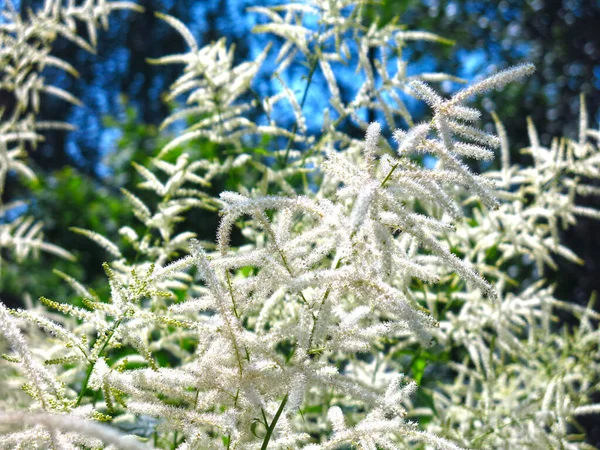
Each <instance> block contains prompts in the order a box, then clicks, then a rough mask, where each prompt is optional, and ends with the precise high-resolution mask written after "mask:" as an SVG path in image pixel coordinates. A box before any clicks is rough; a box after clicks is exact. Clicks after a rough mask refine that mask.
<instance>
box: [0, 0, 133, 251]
mask: <svg viewBox="0 0 600 450" xmlns="http://www.w3.org/2000/svg"><path fill="white" fill-rule="evenodd" d="M123 9H128V10H137V11H140V10H143V8H141V7H140V6H138V5H136V4H135V3H132V2H126V1H123V2H121V1H115V2H107V1H104V0H88V1H85V2H83V3H82V4H81V5H77V4H76V3H75V2H73V1H68V2H64V1H63V0H46V1H45V2H44V4H43V6H42V7H41V8H39V9H37V10H36V11H31V10H30V11H29V13H28V17H22V16H21V15H20V14H19V13H18V11H17V10H16V9H15V7H14V5H13V3H12V1H11V0H7V1H6V3H5V5H4V7H3V9H2V11H1V14H2V16H3V18H2V20H1V21H0V89H1V90H2V91H3V92H5V93H7V94H8V95H10V96H12V100H14V101H13V102H12V103H13V105H12V106H10V108H9V109H1V110H0V221H1V223H0V249H8V250H10V251H11V252H12V253H13V254H14V256H15V258H16V259H17V260H18V261H22V260H23V259H25V258H27V257H28V256H29V255H30V254H31V253H37V252H39V251H40V250H42V251H46V252H50V253H54V254H56V255H58V256H60V257H64V258H70V259H73V256H72V255H71V254H70V253H69V252H68V251H66V250H64V249H61V248H59V247H57V246H55V245H52V244H50V243H47V242H44V239H43V238H44V236H43V233H42V227H43V224H42V223H33V220H32V219H30V218H25V217H22V218H20V219H19V220H16V221H12V222H11V221H10V220H8V219H7V214H6V213H7V212H8V211H10V210H11V209H13V208H15V207H17V206H20V205H21V204H22V202H12V203H9V204H4V203H3V202H2V196H3V194H4V187H5V183H6V177H7V175H8V173H9V172H14V173H16V174H18V175H19V176H21V177H24V178H27V179H29V180H34V179H35V178H36V176H35V173H34V172H33V170H32V169H31V168H30V167H29V166H27V163H26V157H27V150H29V149H31V148H33V149H35V147H36V145H37V143H38V142H40V141H42V140H43V139H44V137H43V134H42V133H43V132H44V130H52V129H53V130H72V129H73V127H72V126H71V125H70V124H68V123H64V122H57V121H52V120H50V121H48V120H39V119H38V117H37V115H38V112H39V109H40V103H41V102H42V101H43V96H44V95H52V96H55V97H58V98H61V99H63V100H65V101H67V102H69V103H72V104H75V105H80V104H81V102H80V101H79V100H78V99H77V98H75V97H74V96H73V95H71V94H70V93H69V92H67V91H65V90H63V89H61V88H59V87H57V86H53V85H50V84H47V83H46V80H45V78H44V76H43V72H44V69H45V68H46V67H55V68H58V69H60V70H62V71H64V72H67V73H69V74H70V75H72V76H75V77H77V76H79V74H78V72H77V70H76V69H75V68H74V67H73V66H71V65H70V64H69V63H67V62H65V61H63V60H61V59H59V58H57V57H55V56H52V54H51V52H52V45H53V44H54V41H55V40H56V39H57V38H58V37H62V38H65V39H67V40H69V41H71V42H72V43H74V44H75V45H77V46H79V47H81V48H83V49H85V50H87V51H89V52H92V53H93V52H94V51H95V48H96V44H97V41H98V37H97V30H96V29H97V28H98V26H99V25H102V26H103V27H104V28H107V27H108V16H109V15H110V13H111V12H113V11H115V10H123ZM78 26H85V28H86V30H87V34H88V36H87V37H88V39H87V40H86V39H84V38H82V37H81V36H79V35H78V34H77V27H78ZM10 103H11V102H9V105H10Z"/></svg>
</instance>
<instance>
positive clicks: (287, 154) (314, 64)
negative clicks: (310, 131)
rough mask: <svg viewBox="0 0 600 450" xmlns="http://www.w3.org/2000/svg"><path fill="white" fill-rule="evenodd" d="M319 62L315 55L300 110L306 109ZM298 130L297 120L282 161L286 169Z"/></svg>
mask: <svg viewBox="0 0 600 450" xmlns="http://www.w3.org/2000/svg"><path fill="white" fill-rule="evenodd" d="M318 62H319V59H318V58H317V57H316V56H315V57H314V58H313V60H312V61H311V63H310V70H309V72H308V79H307V81H306V86H305V88H304V93H303V94H302V100H301V101H300V111H302V110H303V109H304V103H306V96H307V94H308V88H309V87H310V84H311V83H312V79H313V75H314V74H315V71H316V70H317V64H318ZM296 131H298V122H296V123H295V124H294V127H293V128H292V135H291V136H290V138H289V139H288V143H287V146H286V147H285V155H284V157H283V163H282V168H283V169H285V168H286V166H287V163H288V158H289V156H290V150H291V149H292V143H293V142H294V136H295V135H296Z"/></svg>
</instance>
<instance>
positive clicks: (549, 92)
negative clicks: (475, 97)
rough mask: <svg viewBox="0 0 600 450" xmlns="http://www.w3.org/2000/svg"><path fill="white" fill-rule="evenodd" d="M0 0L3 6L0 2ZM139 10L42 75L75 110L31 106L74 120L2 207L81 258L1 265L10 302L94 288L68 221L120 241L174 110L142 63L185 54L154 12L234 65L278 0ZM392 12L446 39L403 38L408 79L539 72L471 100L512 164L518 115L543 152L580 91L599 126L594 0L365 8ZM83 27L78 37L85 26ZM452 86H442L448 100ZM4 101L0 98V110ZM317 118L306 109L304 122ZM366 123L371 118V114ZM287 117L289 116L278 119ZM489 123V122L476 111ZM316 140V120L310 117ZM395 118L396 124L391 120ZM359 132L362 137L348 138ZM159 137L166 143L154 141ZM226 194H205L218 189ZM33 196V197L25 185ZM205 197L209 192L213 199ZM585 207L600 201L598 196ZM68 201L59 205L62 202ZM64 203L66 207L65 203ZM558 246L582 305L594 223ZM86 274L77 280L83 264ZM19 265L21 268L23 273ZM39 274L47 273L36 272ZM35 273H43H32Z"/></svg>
mask: <svg viewBox="0 0 600 450" xmlns="http://www.w3.org/2000/svg"><path fill="white" fill-rule="evenodd" d="M2 3H3V0H0V6H4V5H2ZM13 3H14V5H15V7H16V8H18V9H19V10H20V11H21V12H22V13H23V14H26V12H27V10H28V9H36V8H37V7H39V5H40V4H41V3H42V2H41V1H39V0H21V1H19V0H13ZM138 3H140V4H141V5H142V6H144V8H145V12H144V13H143V14H133V13H128V12H119V13H115V14H113V15H112V16H111V22H110V27H109V29H108V30H107V31H101V32H100V33H99V36H100V39H99V46H98V51H97V54H96V55H93V54H89V53H86V52H85V51H83V50H80V49H78V48H77V47H75V46H74V45H73V44H72V43H69V42H66V41H64V40H59V41H57V45H56V47H55V51H54V54H55V56H57V57H59V58H61V59H64V60H66V61H68V62H69V63H70V64H72V65H73V66H75V67H76V68H77V69H78V70H79V72H80V74H81V76H80V78H79V79H75V78H73V77H71V76H70V75H68V74H64V73H61V72H57V71H52V70H47V71H46V73H45V76H46V77H47V79H48V81H49V82H50V83H52V84H56V85H58V86H60V87H62V88H63V89H66V90H68V91H69V92H71V93H73V94H74V95H75V96H76V97H78V98H79V99H81V100H82V101H83V103H84V105H85V106H82V107H74V106H71V105H68V104H66V103H64V102H62V101H60V100H55V99H54V98H53V97H47V98H46V99H45V102H43V103H42V112H41V117H42V118H48V117H53V118H54V119H55V120H64V121H67V122H69V123H72V124H74V125H76V126H77V128H78V129H77V131H74V132H71V133H64V132H52V133H47V134H46V140H45V141H44V142H43V143H42V144H41V145H40V146H39V148H38V149H37V150H36V151H35V152H32V153H31V156H30V157H31V160H32V165H33V166H34V167H35V170H36V172H37V173H38V174H40V175H41V177H40V180H39V182H37V183H35V184H33V185H28V186H23V185H22V184H19V182H16V181H14V180H13V182H10V181H9V183H8V185H7V188H8V189H7V192H6V193H5V198H4V199H3V200H4V201H5V202H7V201H9V200H12V199H16V198H26V199H27V200H29V202H30V206H29V211H28V213H30V214H33V215H35V216H36V217H37V218H39V219H41V220H43V221H44V222H45V224H46V230H47V231H46V235H47V238H48V239H49V240H50V241H51V242H53V243H56V244H58V245H62V246H64V247H66V248H68V249H73V251H74V253H75V254H76V255H77V256H78V258H79V261H78V263H75V264H74V263H69V262H64V261H56V259H55V258H51V257H48V256H44V255H42V257H41V259H40V260H38V261H29V262H27V263H25V264H26V266H21V268H20V270H19V272H18V273H17V272H16V271H14V272H11V271H10V270H3V272H2V278H3V279H2V289H1V291H2V294H3V298H4V301H7V302H8V303H13V304H18V303H19V301H20V300H19V298H20V296H21V293H22V292H25V291H27V292H29V293H31V295H32V296H33V297H34V298H35V297H37V296H39V295H42V294H47V293H48V292H60V290H61V289H63V287H60V285H61V282H60V280H58V279H57V277H54V276H53V275H52V274H49V273H48V271H47V270H45V269H46V268H47V267H48V264H50V265H52V266H53V267H57V268H59V269H61V270H64V271H65V272H67V273H70V274H71V275H73V276H75V277H80V279H82V281H84V282H86V283H88V284H89V285H92V286H93V285H94V284H95V283H97V284H98V289H102V288H101V286H100V285H101V284H102V283H104V275H103V273H102V269H101V263H102V261H103V260H104V258H105V257H106V256H105V255H104V253H103V252H102V251H101V250H100V249H96V247H95V246H90V244H89V242H88V241H87V239H85V238H83V237H79V236H74V235H73V233H72V232H70V231H69V230H68V227H70V226H78V227H82V228H90V229H94V230H96V231H98V232H100V233H102V234H105V235H107V236H109V237H112V238H114V239H115V240H118V235H117V229H118V227H119V226H120V225H121V224H123V223H126V222H129V221H131V220H132V218H131V214H130V213H129V212H127V211H125V210H124V209H123V208H122V207H121V206H122V202H121V194H120V192H119V188H120V187H123V186H127V187H129V188H134V185H135V183H136V181H137V180H136V178H135V174H134V171H133V170H132V168H131V165H130V161H131V160H132V159H133V160H135V161H138V162H141V163H144V162H145V161H147V160H148V159H149V158H150V157H151V156H153V155H154V154H156V151H157V149H158V148H160V147H161V146H162V145H163V144H164V139H165V138H161V137H159V135H158V132H157V125H159V124H160V123H161V121H162V120H163V119H164V118H165V117H166V116H167V115H168V114H169V112H170V111H172V110H173V109H174V108H175V107H176V104H174V103H168V102H166V101H164V96H163V94H164V92H165V91H167V89H168V87H169V85H170V84H171V83H172V82H173V81H174V80H175V78H176V77H177V76H178V75H179V73H180V67H179V66H152V65H149V64H148V63H147V62H146V58H157V57H160V56H164V55H168V54H172V53H179V52H183V51H186V48H185V47H184V42H183V40H182V39H181V37H180V36H179V35H178V34H177V32H175V30H173V29H172V28H171V27H169V26H168V25H167V24H166V23H164V22H163V21H161V20H160V19H158V18H157V17H156V16H155V14H154V13H155V12H161V13H166V14H170V15H172V16H174V17H177V18H179V19H180V20H182V21H183V22H184V23H185V24H186V25H187V26H188V27H189V28H190V30H191V31H192V32H193V34H194V36H195V37H196V38H197V40H198V42H199V44H200V45H201V46H202V45H205V44H207V43H209V42H211V41H214V40H216V39H218V38H220V37H222V36H225V37H226V38H227V41H228V43H229V44H235V49H236V57H237V58H238V62H242V61H244V60H249V59H253V58H255V57H256V55H258V53H259V52H260V51H261V50H262V48H263V47H264V45H265V43H266V42H267V40H269V39H270V38H269V37H267V36H264V35H252V33H251V30H252V28H253V27H254V26H255V25H256V24H257V23H260V21H261V20H263V19H262V18H261V17H260V16H258V15H257V14H254V13H249V12H247V11H246V9H247V8H248V7H249V6H254V5H255V4H258V3H260V4H261V6H266V5H272V4H277V3H281V1H277V0H261V1H260V2H252V1H249V0H210V1H208V0H207V1H196V0H139V1H138ZM394 16H400V17H401V22H402V23H404V24H406V26H407V28H408V29H411V30H426V31H431V32H435V33H437V34H439V35H441V36H443V37H445V38H449V39H452V40H454V41H455V42H456V43H455V45H453V46H444V45H438V44H431V43H419V42H417V43H413V44H411V45H410V50H409V51H405V52H404V53H403V58H406V59H408V60H409V61H410V65H409V73H418V72H423V71H427V72H435V71H439V72H446V73H449V74H452V75H457V76H459V77H463V78H465V79H467V80H471V81H472V80H473V79H474V77H475V76H484V75H487V74H490V73H492V72H495V71H497V70H500V69H503V68H506V67H508V66H510V65H514V64H518V63H521V62H524V61H531V62H533V63H534V64H535V65H536V67H537V71H536V73H535V75H534V76H533V77H531V78H530V79H529V80H527V82H526V83H523V84H516V85H512V86H510V87H509V88H508V89H506V90H504V91H503V92H502V93H501V94H499V93H492V94H490V95H488V96H486V98H485V99H483V100H480V103H479V105H477V106H479V107H480V108H481V109H482V110H484V111H488V112H489V111H496V112H497V113H498V115H499V116H500V118H501V119H502V121H503V122H504V125H505V126H506V128H507V129H508V130H509V136H510V140H511V146H512V150H513V153H514V154H513V160H514V161H522V162H524V163H526V162H527V161H526V160H523V159H522V158H523V157H522V156H521V155H520V154H519V149H520V148H522V147H525V146H527V144H528V139H527V130H526V117H527V116H531V117H532V119H533V121H534V123H535V124H536V126H537V127H538V130H539V131H540V134H541V140H542V143H543V144H545V145H549V144H550V141H551V139H552V137H553V136H561V135H566V136H568V137H571V138H576V136H577V127H578V118H579V94H580V93H583V94H585V96H586V101H587V105H588V111H589V114H590V119H591V121H592V123H594V124H598V123H599V122H600V32H599V28H600V1H596V0H527V1H524V0H503V1H500V2H488V1H469V0H456V1H444V2H442V1H439V0H420V1H411V0H383V1H382V2H380V3H379V4H377V5H374V6H372V7H371V9H370V14H369V16H368V17H367V19H368V20H373V21H374V20H377V21H379V22H380V24H382V23H385V22H386V21H389V20H390V19H391V18H392V17H394ZM84 33H85V32H84ZM276 53H277V52H276V51H271V57H270V58H269V59H268V60H267V62H266V64H265V65H264V67H263V69H262V71H261V73H260V75H259V77H258V79H257V80H256V86H254V89H255V90H256V91H257V92H259V93H263V94H264V93H268V92H272V91H273V90H274V89H275V87H274V83H276V81H275V80H274V79H273V78H272V72H273V68H274V56H275V55H276ZM305 75H306V73H305V72H302V70H300V71H299V72H298V71H297V73H296V72H294V71H292V73H291V75H290V77H292V78H288V79H286V80H285V81H286V82H287V83H289V84H290V86H291V87H292V88H294V89H296V88H297V91H298V92H299V91H301V89H302V88H303V83H305V81H304V80H303V78H302V77H303V76H305ZM343 83H345V84H346V85H345V86H344V85H342V88H344V87H345V88H346V89H342V92H344V91H347V92H351V91H352V83H353V78H352V76H346V77H344V79H343ZM456 88H457V86H456V85H450V84H442V89H443V90H445V92H446V93H450V92H451V91H452V90H453V89H456ZM327 92H328V91H327V88H326V86H325V83H324V80H323V79H322V78H319V77H318V76H317V77H316V78H315V80H314V81H313V84H312V85H311V87H310V90H309V92H308V98H307V104H306V110H307V111H308V112H309V114H307V116H308V117H317V118H318V117H319V116H320V115H321V113H322V110H323V108H324V107H325V106H326V105H327V102H328V97H327V94H326V93H327ZM6 98H8V96H6V95H3V94H2V92H1V91H0V105H1V104H2V103H3V102H5V101H6ZM409 106H410V107H411V113H412V114H413V116H414V117H415V120H416V121H418V120H419V119H420V118H421V117H422V116H423V115H424V114H427V113H428V111H427V110H426V109H425V107H424V105H423V104H422V103H419V102H410V103H409ZM313 113H314V114H313ZM375 118H376V117H375ZM281 120H282V122H283V123H285V122H286V120H287V121H289V123H290V125H291V123H292V122H293V117H292V116H291V115H290V117H287V118H286V117H282V118H281ZM483 121H484V123H486V124H488V126H490V124H491V117H490V115H489V114H484V117H483ZM308 125H309V130H310V131H312V132H318V120H315V121H314V122H313V123H310V122H309V123H308ZM403 125H404V124H403V123H401V122H399V123H398V126H400V127H402V126H403ZM349 131H350V132H353V133H360V131H359V130H349ZM161 139H163V140H162V141H161ZM222 187H223V186H215V187H214V189H215V191H218V190H219V189H221V188H222ZM32 190H33V194H31V191H32ZM215 193H216V192H215ZM586 201H588V203H587V205H588V206H593V207H600V201H599V200H597V199H588V200H586ZM65 202H66V203H65ZM65 205H67V207H65ZM196 219H197V222H196V231H198V233H199V234H200V238H201V239H206V240H213V239H214V229H215V225H216V222H217V218H216V216H214V215H209V214H206V215H201V216H198V217H196ZM564 238H565V240H566V244H567V246H569V247H570V248H572V249H573V250H574V251H575V252H576V253H577V254H578V255H579V256H580V257H581V258H583V259H584V260H585V266H583V267H574V266H573V265H572V264H562V261H561V260H560V259H559V258H557V259H558V262H559V265H560V269H559V270H558V271H556V272H555V273H554V274H553V275H552V279H553V280H554V281H556V282H557V286H558V288H557V289H558V290H557V296H558V297H559V298H563V299H566V300H570V301H574V302H577V303H581V304H585V303H587V302H588V299H589V297H590V295H591V293H592V292H593V291H594V290H598V288H599V287H600V276H599V274H600V273H599V265H600V256H599V252H598V250H599V249H600V246H599V245H598V243H599V242H600V228H599V224H598V223H597V222H594V221H592V220H591V219H585V218H582V219H580V221H579V224H578V226H577V227H575V228H572V229H571V230H570V231H569V232H568V233H566V234H565V236H564ZM82 266H85V267H87V268H89V270H86V272H85V273H84V272H83V271H82V270H81V269H80V268H79V269H78V267H82ZM24 267H25V270H24ZM42 269H44V270H42ZM43 273H46V275H43Z"/></svg>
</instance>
